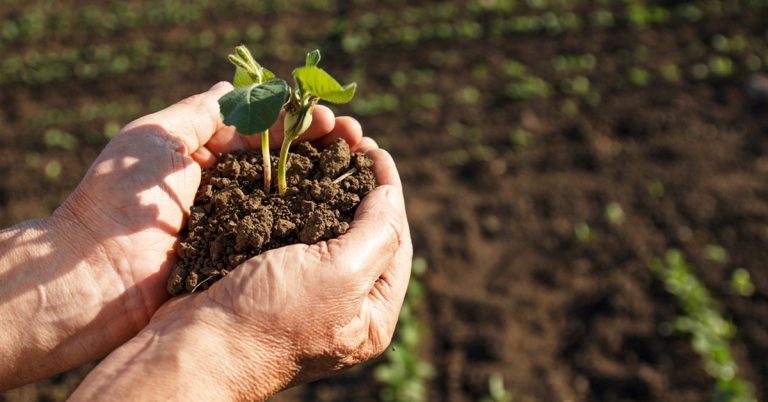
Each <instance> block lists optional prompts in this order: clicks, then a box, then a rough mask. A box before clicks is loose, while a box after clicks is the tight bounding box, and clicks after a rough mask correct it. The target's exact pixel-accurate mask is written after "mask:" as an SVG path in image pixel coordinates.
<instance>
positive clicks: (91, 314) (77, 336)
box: [0, 219, 136, 390]
mask: <svg viewBox="0 0 768 402" xmlns="http://www.w3.org/2000/svg"><path fill="white" fill-rule="evenodd" d="M59 229H60V230H62V231H64V232H68V233H65V235H62V233H60V232H59V231H58V230H59ZM83 243H84V242H83V240H82V239H79V238H77V236H76V235H75V234H74V233H73V232H72V231H67V227H66V225H65V224H59V223H54V222H53V221H52V220H50V219H48V220H36V221H27V222H24V223H21V224H19V225H17V226H14V227H12V228H9V229H6V230H3V231H0V300H2V303H0V317H2V320H3V330H2V331H0V361H2V362H3V364H2V365H0V390H4V389H9V388H12V387H15V386H18V385H22V384H25V383H29V382H32V381H35V380H37V379H40V378H44V377H47V376H50V375H53V374H56V373H59V372H62V371H65V370H67V369H70V368H73V367H77V366H79V365H82V364H84V363H86V362H88V361H91V360H94V359H96V358H98V357H100V356H102V355H104V354H106V353H107V352H108V351H109V350H110V349H109V345H108V344H111V343H115V342H119V341H124V340H125V339H122V340H118V339H115V338H119V334H121V333H124V332H126V328H123V326H124V324H117V323H118V322H119V321H120V320H119V318H120V317H119V316H118V315H123V316H124V315H125V310H122V309H121V311H123V313H122V314H114V315H115V316H116V317H102V316H101V314H102V312H103V311H104V305H105V304H106V303H108V302H109V300H108V298H109V296H108V295H105V294H104V293H103V292H102V290H101V289H102V288H101V284H102V283H104V282H105V281H107V280H109V278H108V277H109V275H114V273H110V272H109V271H110V270H107V269H103V268H104V267H102V269H100V270H94V269H92V268H91V266H92V264H94V263H96V264H103V262H101V261H99V258H100V257H99V255H98V251H97V250H84V251H83V252H80V253H75V252H74V250H75V247H76V246H75V245H77V246H83ZM78 254H79V255H78ZM96 318H99V321H100V322H101V324H99V325H94V321H95V320H96ZM102 318H103V319H102ZM123 321H129V320H125V319H123ZM104 323H107V325H106V326H105V325H104ZM112 323H115V324H117V325H110V324H112ZM104 331H107V332H106V334H105V332H104ZM135 332H136V330H133V333H135ZM115 335H118V336H115ZM114 346H116V345H114ZM114 346H112V347H114Z"/></svg>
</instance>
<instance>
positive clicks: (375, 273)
mask: <svg viewBox="0 0 768 402" xmlns="http://www.w3.org/2000/svg"><path fill="white" fill-rule="evenodd" d="M328 114H329V112H328V111H327V109H317V110H316V112H315V116H314V124H316V126H315V127H314V128H313V129H312V130H311V131H310V134H309V138H308V139H311V140H314V142H315V143H317V144H319V145H324V144H329V143H331V142H333V141H334V140H335V139H336V138H344V139H345V140H346V141H347V142H349V143H350V148H351V150H352V151H360V152H365V153H366V154H367V155H368V156H369V157H371V158H372V159H373V161H374V165H373V167H372V169H373V171H374V174H375V177H376V180H377V184H378V185H379V186H378V187H377V188H376V189H375V190H373V191H372V192H371V193H370V194H368V195H367V196H366V197H365V198H364V199H363V200H362V202H361V204H360V205H359V207H358V210H357V212H356V215H355V218H354V220H353V222H352V224H351V226H350V228H349V230H348V231H347V232H346V233H345V234H343V235H341V236H340V237H338V238H336V239H331V240H328V241H323V242H320V243H317V244H313V245H305V244H296V245H291V246H286V247H282V248H279V249H274V250H270V251H267V252H265V253H263V254H261V255H259V256H256V257H254V258H252V259H250V260H248V261H246V262H245V263H243V264H242V265H240V266H239V267H237V268H236V269H235V270H233V271H232V272H231V273H230V274H229V275H227V276H226V277H224V278H222V279H221V280H219V281H218V282H217V283H215V284H214V285H213V286H211V287H210V288H209V289H207V290H206V291H203V292H197V293H195V294H192V295H184V296H181V297H178V298H175V299H173V300H171V301H169V302H167V303H166V304H165V305H163V306H162V307H161V308H160V309H159V310H158V311H157V313H156V314H155V315H154V316H153V317H152V320H151V322H150V323H149V325H148V326H147V327H146V328H144V329H143V330H142V331H141V332H140V333H139V334H138V335H137V336H136V337H135V338H133V339H132V340H131V341H130V342H128V343H126V344H125V345H124V346H122V347H120V348H119V349H117V350H116V351H114V352H113V353H112V354H111V355H110V356H109V357H108V358H107V359H105V360H104V361H103V362H102V363H101V364H100V365H99V366H98V367H97V368H96V369H95V370H94V371H93V372H92V373H91V374H90V375H89V377H88V378H87V379H86V380H85V381H84V382H83V383H82V384H81V386H80V388H79V389H78V391H77V393H76V394H75V395H74V397H73V400H78V399H83V400H88V399H89V398H91V397H95V396H97V395H102V396H103V395H109V394H112V395H120V396H123V397H129V398H132V399H141V398H142V397H144V396H146V394H144V391H145V390H147V389H150V390H151V391H152V394H151V396H152V397H153V398H166V397H167V398H170V399H179V400H183V399H186V398H187V397H194V398H199V399H206V398H213V399H217V400H262V399H265V398H267V397H268V396H270V395H272V394H274V393H275V392H278V391H280V390H281V389H284V388H286V387H289V386H292V385H296V384H300V383H303V382H307V381H311V380H314V379H317V378H320V377H324V376H327V375H330V374H332V373H334V372H336V371H338V370H341V369H343V368H345V367H348V366H351V365H354V364H356V363H359V362H362V361H366V360H368V359H371V358H373V357H375V356H377V355H379V354H380V353H382V352H383V351H384V350H385V348H386V347H387V345H388V344H389V342H390V340H391V338H392V334H393V332H394V329H395V326H396V323H397V317H398V314H399V311H400V307H401V305H402V302H403V298H404V295H405V291H406V289H407V284H408V279H409V276H410V264H411V258H412V246H411V239H410V232H409V228H408V221H407V218H406V214H405V206H404V201H403V194H402V187H401V183H400V179H399V176H398V173H397V170H396V167H395V165H394V162H393V160H392V158H391V157H390V155H389V154H388V153H387V152H386V151H384V150H381V149H379V148H378V147H377V146H376V144H375V142H373V141H372V140H371V139H369V138H364V137H362V130H361V128H360V125H359V124H358V123H357V122H356V121H355V120H353V119H350V118H336V119H335V120H334V119H332V118H331V116H330V115H328ZM133 126H134V125H133V124H132V125H130V126H129V127H128V128H127V130H130V129H132V127H133ZM171 132H172V131H171ZM273 132H274V133H277V134H276V136H275V138H273V143H274V142H275V140H278V141H277V142H279V140H281V138H279V137H280V132H281V131H280V130H279V127H276V130H273ZM216 133H217V134H216V136H214V137H213V138H211V139H210V140H209V141H208V144H209V145H208V146H207V147H206V148H208V150H209V151H211V152H210V153H213V152H216V151H220V150H232V149H238V148H241V147H248V146H249V145H250V141H252V140H251V139H248V138H241V137H239V136H237V135H235V134H234V133H233V132H231V131H228V130H222V129H221V128H217V132H216ZM253 141H254V142H253V143H254V144H256V143H257V142H258V139H253ZM197 143H198V144H199V143H200V142H197ZM189 144H191V145H189ZM193 145H194V143H192V142H187V145H186V149H195V148H194V147H193ZM211 147H213V148H214V149H210V148H211ZM197 149H198V151H197V152H193V153H192V154H193V158H194V159H195V160H197V161H198V163H199V164H203V165H205V164H208V163H210V162H211V160H210V157H209V154H210V153H209V152H207V151H202V152H201V151H199V149H200V148H197ZM177 152H180V154H183V153H184V152H183V151H177ZM197 169H198V170H194V171H193V172H190V173H187V175H188V176H191V175H192V174H195V176H193V177H191V178H189V177H186V178H184V177H182V178H181V179H186V180H188V181H191V182H192V183H193V184H196V183H197V181H198V180H199V168H197ZM181 179H179V180H181ZM156 191H161V192H162V191H163V190H162V189H158V190H156ZM184 194H185V196H186V197H188V198H184V200H188V201H189V202H191V199H192V195H193V191H191V190H190V191H189V192H188V193H184ZM167 203H168V204H172V201H171V200H167ZM183 205H188V204H183ZM168 209H170V210H171V212H172V213H177V212H176V210H174V209H173V208H171V206H170V205H169V206H168ZM173 216H175V219H178V220H181V217H182V216H183V214H181V213H179V215H178V216H176V215H173ZM174 222H175V221H174ZM176 223H177V224H179V225H180V222H176ZM163 231H164V229H163V228H161V227H156V228H153V229H152V233H160V232H163ZM165 232H166V233H170V232H172V231H165ZM159 260H160V259H159V258H158V261H159ZM158 286H160V285H158ZM200 373H205V381H204V382H199V381H198V379H199V376H200Z"/></svg>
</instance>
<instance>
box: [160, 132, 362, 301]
mask: <svg viewBox="0 0 768 402" xmlns="http://www.w3.org/2000/svg"><path fill="white" fill-rule="evenodd" d="M294 150H295V153H292V154H290V156H289V163H288V170H287V173H288V174H287V178H286V179H287V181H288V185H289V187H288V191H287V193H286V196H285V197H284V198H281V197H279V196H277V195H276V194H269V195H267V194H266V193H265V192H264V191H263V189H262V188H261V186H262V183H263V177H262V174H263V170H262V168H261V155H260V152H259V151H238V152H235V153H231V154H224V155H221V157H220V158H219V162H218V164H217V165H216V166H214V167H212V168H210V169H207V170H205V171H204V172H203V177H202V181H201V185H200V188H199V190H198V192H197V194H196V196H195V204H194V205H193V206H192V207H191V208H190V214H189V218H188V220H187V227H186V229H185V232H184V234H183V239H182V241H181V242H180V243H179V246H178V248H177V251H176V253H177V254H178V256H179V259H178V261H177V263H176V265H175V266H174V268H173V270H172V271H171V276H170V278H169V279H168V284H167V289H168V292H169V293H171V294H172V295H177V294H181V293H184V292H192V291H197V290H203V289H207V288H208V287H209V286H211V285H212V284H213V283H214V282H216V281H217V280H218V279H220V278H222V277H224V276H225V275H227V273H229V272H230V271H231V270H233V269H235V267H237V266H238V265H240V264H242V263H243V262H244V261H246V260H247V259H248V258H251V257H253V256H255V255H258V254H261V253H263V252H265V251H267V250H271V249H274V248H278V247H282V246H285V245H290V244H294V243H299V242H301V243H306V244H313V243H317V242H319V241H323V240H328V239H331V238H333V237H337V236H341V235H342V234H344V233H346V232H347V230H349V222H351V221H352V219H353V218H354V213H355V210H356V208H357V206H358V204H359V203H360V201H361V200H362V198H363V197H364V196H365V195H366V194H368V193H369V192H370V191H371V190H373V189H374V188H375V187H376V181H375V177H374V175H373V171H371V166H373V161H371V159H370V158H368V157H367V156H365V155H363V154H350V151H349V145H347V143H346V142H344V141H343V140H337V141H336V142H334V143H333V144H332V145H331V146H329V147H328V148H326V149H324V150H322V151H318V150H317V149H315V148H314V147H313V146H312V145H311V144H309V143H300V144H298V145H296V146H295V147H294ZM351 168H354V170H353V171H352V174H351V175H349V176H348V177H345V178H343V179H342V180H341V181H339V182H338V183H336V182H334V179H336V178H337V177H339V176H340V175H342V174H346V173H347V172H349V171H350V169H351Z"/></svg>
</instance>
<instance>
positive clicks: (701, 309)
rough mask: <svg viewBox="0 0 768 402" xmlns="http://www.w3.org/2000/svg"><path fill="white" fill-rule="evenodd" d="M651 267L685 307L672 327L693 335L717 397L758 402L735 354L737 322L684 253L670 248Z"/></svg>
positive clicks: (733, 400) (734, 401)
mask: <svg viewBox="0 0 768 402" xmlns="http://www.w3.org/2000/svg"><path fill="white" fill-rule="evenodd" d="M651 270H652V271H653V273H654V274H655V275H656V277H658V278H659V279H660V280H661V281H662V282H663V283H664V287H665V288H666V290H667V291H668V292H669V293H671V294H673V295H674V296H675V297H676V298H677V301H678V303H679V305H680V307H681V308H682V310H683V315H682V316H679V317H677V318H676V319H675V320H674V321H673V322H672V324H671V326H670V327H669V328H668V330H669V329H671V330H672V331H674V332H680V333H688V334H690V335H691V338H692V339H691V346H692V347H693V350H694V351H695V352H696V353H697V354H698V355H699V356H700V357H701V359H702V361H703V364H704V369H705V370H706V371H707V373H708V374H709V375H710V376H712V377H713V378H714V379H715V387H714V395H713V400H715V401H728V402H756V401H757V399H756V398H755V394H754V386H753V385H752V384H751V383H750V382H748V381H746V380H745V379H743V378H741V377H739V375H738V367H737V365H736V360H735V359H734V357H733V352H732V348H731V340H732V339H733V338H734V335H735V332H736V326H735V325H734V323H733V322H732V321H731V320H728V319H726V318H725V317H723V315H722V313H721V312H720V309H719V305H718V303H717V302H716V301H715V299H714V298H713V297H712V295H711V294H710V293H709V290H708V289H707V288H706V286H705V285H704V284H703V283H702V282H701V280H699V278H698V277H697V276H696V273H695V272H694V271H693V268H692V267H691V266H690V265H689V264H688V262H686V261H685V257H684V256H683V253H682V252H680V251H679V250H675V249H670V250H668V251H667V253H666V256H665V258H664V259H655V260H653V261H652V262H651ZM670 332H671V331H670Z"/></svg>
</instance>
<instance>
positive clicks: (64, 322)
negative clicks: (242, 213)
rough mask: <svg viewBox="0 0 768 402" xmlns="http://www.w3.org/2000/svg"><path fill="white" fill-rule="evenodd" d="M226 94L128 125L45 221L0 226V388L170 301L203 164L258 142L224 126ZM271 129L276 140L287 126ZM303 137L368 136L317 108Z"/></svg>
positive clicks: (125, 334)
mask: <svg viewBox="0 0 768 402" xmlns="http://www.w3.org/2000/svg"><path fill="white" fill-rule="evenodd" d="M230 89H231V85H229V84H226V83H221V84H217V85H216V86H214V87H213V88H211V90H209V91H208V92H205V93H203V94H201V95H196V96H193V97H191V98H188V99H186V100H184V101H182V102H179V103H178V104H175V105H173V106H170V107H169V108H167V109H165V110H162V111H160V112H157V113H154V114H151V115H148V116H145V117H142V118H140V119H138V120H136V121H134V122H132V123H130V124H128V125H127V126H126V127H125V128H124V129H123V130H122V131H121V132H120V133H119V134H118V135H117V136H116V137H115V138H114V139H113V140H112V141H111V142H110V143H109V144H108V145H107V146H106V148H105V149H104V150H103V152H102V153H101V154H100V155H99V157H98V158H97V160H96V161H95V162H94V163H93V165H92V166H91V168H90V169H89V170H88V172H87V173H86V175H85V177H84V178H83V180H82V182H81V183H80V185H79V186H78V187H77V189H76V190H75V191H74V193H73V194H72V195H71V196H70V197H69V198H68V199H67V200H66V201H65V202H64V203H63V204H62V206H61V207H60V208H59V209H57V210H56V211H55V212H54V214H53V215H52V216H51V217H50V218H48V219H44V220H40V221H34V222H32V221H30V222H25V223H23V224H20V225H17V226H16V227H14V228H11V229H8V230H5V231H0V278H2V279H3V281H2V283H0V298H2V300H5V301H6V302H4V303H2V304H0V315H2V316H3V317H7V322H6V324H7V325H6V326H5V327H4V331H2V333H0V358H2V359H3V360H4V361H6V362H7V364H6V365H4V366H3V367H0V389H8V388H11V387H14V386H17V385H21V384H24V383H27V382H31V381H34V380H36V379H39V378H44V377H47V376H50V375H53V374H55V373H58V372H61V371H64V370H67V369H70V368H73V367H77V366H79V365H82V364H84V363H86V362H88V361H92V360H95V359H97V358H99V357H101V356H104V355H105V354H107V353H109V352H110V351H112V350H113V349H115V348H116V347H118V346H119V345H121V344H123V343H124V342H125V341H127V340H128V339H130V338H131V337H132V336H134V335H135V334H136V333H137V332H138V331H139V330H140V329H142V328H143V327H144V326H145V325H146V324H147V322H148V321H149V319H150V317H151V316H152V314H154V312H155V311H156V310H157V308H158V307H159V306H160V305H161V304H162V303H163V302H165V301H166V300H167V299H168V297H169V296H168V294H167V292H166V290H165V282H166V280H167V277H168V273H169V271H170V268H171V266H172V264H173V261H174V259H175V253H174V246H175V243H176V241H177V233H178V232H179V230H180V229H181V227H182V224H183V222H184V219H185V215H186V214H187V213H188V207H189V206H190V205H192V203H193V198H194V195H195V192H196V190H197V187H198V185H199V181H200V176H201V167H204V166H209V165H211V164H213V163H214V161H215V159H216V158H215V156H214V155H215V154H217V153H219V152H225V151H229V150H232V149H235V148H242V147H254V148H255V147H258V145H259V141H258V139H255V141H254V139H250V138H244V137H240V136H239V135H237V134H236V133H235V131H234V129H233V128H232V127H226V126H224V125H223V124H222V122H221V118H220V115H219V109H218V98H219V97H220V96H221V95H222V94H224V93H226V92H227V91H229V90H230ZM273 131H274V133H275V135H276V136H277V135H280V134H281V133H282V128H281V127H280V124H277V125H276V127H273ZM318 137H322V138H320V139H318ZM303 138H305V139H315V140H316V141H320V142H322V141H330V140H333V139H336V138H344V139H345V140H346V141H347V142H349V143H350V144H358V143H366V141H370V140H364V139H362V133H361V130H360V126H359V124H358V123H357V122H356V121H354V120H353V119H351V118H347V117H338V118H335V117H334V116H333V113H331V111H330V110H329V109H327V108H325V107H320V106H318V107H317V108H316V109H315V113H314V124H313V126H312V127H311V128H310V130H309V131H308V132H307V133H306V135H305V136H304V137H303ZM273 143H275V142H273Z"/></svg>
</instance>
